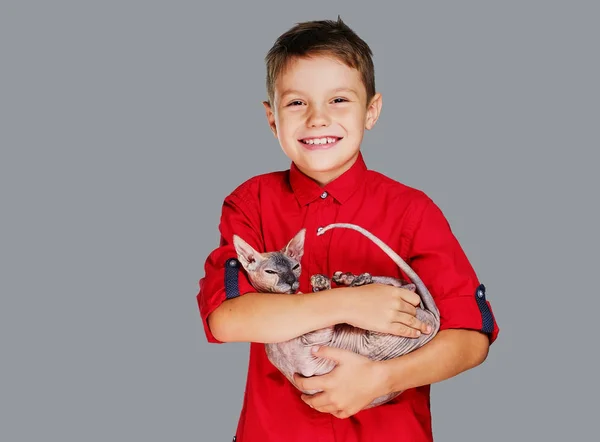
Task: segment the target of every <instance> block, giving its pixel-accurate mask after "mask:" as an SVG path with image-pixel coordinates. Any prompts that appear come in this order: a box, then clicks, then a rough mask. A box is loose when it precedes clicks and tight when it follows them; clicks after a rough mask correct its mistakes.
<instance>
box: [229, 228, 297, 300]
mask: <svg viewBox="0 0 600 442" xmlns="http://www.w3.org/2000/svg"><path fill="white" fill-rule="evenodd" d="M305 234H306V229H302V230H300V231H299V232H298V233H297V234H296V235H295V236H294V237H293V238H292V239H291V240H290V241H289V242H288V243H287V245H286V246H285V247H284V248H283V249H281V250H279V251H273V252H265V253H259V252H258V251H256V250H255V249H254V248H253V247H252V246H251V245H250V244H248V243H247V242H246V241H244V240H243V239H242V238H240V237H239V236H237V235H233V245H234V247H235V250H236V252H237V255H238V260H239V261H240V263H241V264H242V266H243V267H244V269H245V270H246V273H247V274H248V279H249V280H250V283H251V284H252V285H253V286H254V288H255V289H257V290H258V291H259V292H271V293H288V294H291V293H295V292H296V291H297V290H298V287H299V285H300V282H299V278H300V272H301V265H300V261H301V260H302V255H303V254H304V238H305Z"/></svg>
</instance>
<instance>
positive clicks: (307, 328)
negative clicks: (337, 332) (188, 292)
mask: <svg viewBox="0 0 600 442" xmlns="http://www.w3.org/2000/svg"><path fill="white" fill-rule="evenodd" d="M340 290H342V289H332V290H329V291H323V292H317V293H308V294H304V293H303V294H295V295H283V294H278V293H246V294H244V295H243V296H239V297H237V298H234V299H230V300H227V301H225V302H223V303H222V304H221V305H220V306H219V307H218V308H217V309H216V310H215V311H214V312H213V313H212V314H211V315H210V316H209V317H208V323H209V326H210V329H211V330H212V333H213V335H214V336H215V338H216V339H218V340H219V341H221V342H236V341H237V342H262V343H274V342H283V341H287V340H288V339H292V338H295V337H298V336H300V335H303V334H305V333H308V332H311V331H313V330H317V329H320V328H324V327H328V326H330V325H334V324H338V323H341V322H344V318H343V317H342V310H341V309H340V308H339V306H340V303H341V301H342V300H341V299H340V297H339V296H338V294H339V291H340Z"/></svg>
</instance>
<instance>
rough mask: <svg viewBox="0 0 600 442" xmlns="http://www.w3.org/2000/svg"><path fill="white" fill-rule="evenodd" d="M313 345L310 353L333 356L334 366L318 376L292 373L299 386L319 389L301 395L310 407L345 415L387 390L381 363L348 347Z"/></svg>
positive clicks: (364, 405) (331, 357) (325, 356)
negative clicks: (312, 392) (310, 393)
mask: <svg viewBox="0 0 600 442" xmlns="http://www.w3.org/2000/svg"><path fill="white" fill-rule="evenodd" d="M315 348H318V351H316V352H314V353H313V354H314V355H315V356H318V357H323V358H327V359H331V360H334V361H335V362H336V363H337V366H336V367H335V368H334V369H333V370H332V371H331V372H329V373H327V374H324V375H321V376H312V377H309V378H305V377H302V376H301V375H299V374H297V373H296V374H295V375H294V381H295V382H296V383H297V385H298V387H299V388H301V389H302V390H313V389H314V390H322V391H321V392H319V393H315V394H313V395H306V394H303V395H302V396H301V398H302V400H303V401H304V402H306V404H308V405H309V406H310V407H311V408H314V409H315V410H317V411H320V412H322V413H331V414H333V415H334V416H336V417H338V418H340V419H345V418H347V417H350V416H352V415H354V414H356V413H358V412H359V411H360V410H362V409H363V408H365V407H366V406H367V405H369V404H370V403H371V402H372V401H373V400H374V399H376V398H378V397H379V396H382V395H383V394H386V393H387V391H386V390H385V386H386V385H385V381H386V376H385V374H384V373H383V371H382V370H383V366H382V365H380V364H378V363H377V362H373V361H371V360H370V359H368V358H366V357H364V356H361V355H359V354H356V353H354V352H351V351H350V350H342V349H338V348H335V347H315ZM313 351H314V349H313Z"/></svg>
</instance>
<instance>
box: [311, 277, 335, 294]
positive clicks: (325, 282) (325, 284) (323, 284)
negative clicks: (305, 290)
mask: <svg viewBox="0 0 600 442" xmlns="http://www.w3.org/2000/svg"><path fill="white" fill-rule="evenodd" d="M310 285H311V286H312V289H313V292H320V291H322V290H329V289H330V288H331V281H330V279H329V278H328V277H326V276H325V275H321V274H316V275H313V276H311V278H310Z"/></svg>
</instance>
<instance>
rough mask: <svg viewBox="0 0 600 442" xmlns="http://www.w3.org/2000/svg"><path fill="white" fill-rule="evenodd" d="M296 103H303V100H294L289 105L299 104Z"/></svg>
mask: <svg viewBox="0 0 600 442" xmlns="http://www.w3.org/2000/svg"><path fill="white" fill-rule="evenodd" d="M296 103H297V104H300V105H301V104H302V102H301V101H300V100H294V101H292V102H291V103H289V104H288V106H296V105H297V104H296Z"/></svg>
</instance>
